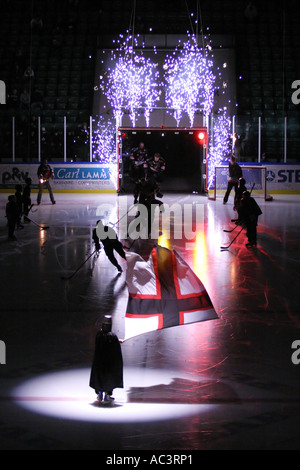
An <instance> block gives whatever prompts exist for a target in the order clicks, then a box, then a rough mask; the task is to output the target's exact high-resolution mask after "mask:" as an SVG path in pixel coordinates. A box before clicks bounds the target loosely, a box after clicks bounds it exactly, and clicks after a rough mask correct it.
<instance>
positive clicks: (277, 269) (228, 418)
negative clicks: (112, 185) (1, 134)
mask: <svg viewBox="0 0 300 470" xmlns="http://www.w3.org/2000/svg"><path fill="white" fill-rule="evenodd" d="M7 197H8V194H3V193H2V194H0V204H1V207H0V210H1V214H2V216H1V223H0V260H1V303H0V305H1V307H0V309H1V316H0V340H1V341H2V342H3V343H2V345H3V344H5V353H6V357H5V362H6V363H5V364H0V384H1V388H0V410H1V413H0V448H1V449H2V450H11V449H16V450H70V449H74V450H97V449H98V450H123V451H124V450H126V451H132V453H133V452H134V451H138V450H144V449H148V450H177V451H179V450H255V449H258V450H270V449H272V450H273V449H274V450H280V449H282V450H299V449H300V444H299V443H300V428H299V418H300V402H299V400H300V393H299V391H300V364H299V365H298V358H300V354H299V355H297V349H294V348H293V346H294V347H295V344H296V343H294V342H295V341H297V340H299V344H300V329H299V327H300V309H299V293H300V279H299V272H300V270H299V267H300V264H299V263H300V250H299V233H300V230H299V229H300V197H299V196H287V195H280V196H277V195H276V196H275V197H274V200H273V201H271V202H266V201H263V200H261V199H257V202H258V203H259V205H260V207H261V209H262V211H263V214H262V215H261V216H260V218H259V225H258V244H257V247H256V248H251V249H249V248H247V247H246V242H247V238H246V235H245V231H243V232H242V233H241V234H240V235H239V236H238V238H237V239H236V241H235V242H234V243H233V244H232V245H231V246H230V248H229V249H228V250H221V249H220V247H221V246H223V245H228V244H229V243H230V241H231V240H232V239H233V238H234V236H235V235H236V234H237V233H238V230H239V228H235V230H234V231H233V232H231V233H228V232H224V229H225V230H230V229H232V228H234V227H235V226H234V224H233V223H232V222H231V219H232V218H235V216H236V214H235V212H234V211H233V195H232V194H231V196H230V199H229V202H228V204H227V205H223V204H222V200H221V199H219V200H217V201H210V200H208V198H207V197H206V196H203V195H198V194H180V193H178V194H171V193H170V194H165V195H164V198H163V201H164V202H165V203H166V204H168V205H169V206H170V207H171V206H172V205H173V204H176V205H177V206H176V207H178V206H180V207H181V208H184V205H190V207H193V209H195V210H196V208H197V207H200V208H201V209H200V210H199V214H202V215H201V216H200V217H199V219H198V220H196V225H194V229H195V232H196V236H195V239H194V240H187V239H186V238H185V237H184V236H183V237H182V238H178V231H180V228H181V227H180V226H179V225H180V224H179V223H178V222H177V220H176V218H175V216H173V215H172V213H171V219H170V220H171V230H170V231H169V233H167V232H168V231H167V230H163V231H162V235H161V236H160V237H159V239H158V240H136V241H134V243H133V240H132V239H127V240H125V239H124V240H122V241H123V243H124V246H126V247H127V249H128V248H129V251H134V252H136V253H139V254H141V255H142V256H143V257H145V258H147V256H149V254H150V252H151V249H152V247H153V245H154V243H159V244H161V245H162V246H166V247H168V248H170V249H175V250H176V251H177V252H178V253H179V254H180V255H181V256H182V257H183V258H184V260H185V261H186V262H187V263H188V264H189V265H190V267H191V268H192V269H193V271H194V272H195V273H196V274H197V276H198V277H199V279H200V280H201V281H202V283H203V284H204V286H205V288H206V290H207V292H208V294H209V296H210V298H211V300H212V302H213V305H214V307H215V310H216V312H217V315H218V319H216V320H212V321H206V322H201V323H195V324H191V325H185V326H179V327H173V328H168V329H165V330H161V331H159V332H151V333H146V334H144V335H140V336H137V337H135V338H132V339H129V340H127V341H125V342H124V343H123V344H122V353H123V360H124V389H116V390H115V392H114V396H115V405H114V406H113V407H111V408H103V407H99V406H97V404H96V403H95V399H96V396H95V393H94V390H92V389H91V388H90V387H89V373H90V367H91V361H92V356H93V349H94V339H95V334H96V327H97V324H98V322H99V320H100V319H101V318H102V317H103V315H104V314H111V315H112V316H113V329H114V331H115V332H116V333H117V334H118V336H119V337H120V338H122V336H123V334H124V315H125V309H126V304H127V297H128V291H127V285H126V282H125V271H126V262H125V261H124V260H122V259H120V264H121V266H122V267H123V270H124V272H123V273H122V274H121V275H120V276H118V275H117V274H118V273H117V270H116V268H115V267H114V266H113V265H112V264H111V263H110V262H109V260H108V259H107V258H106V256H105V254H104V252H103V250H101V251H100V254H99V255H92V256H90V254H91V253H93V250H94V245H93V243H92V230H93V228H95V226H96V223H97V220H99V219H100V218H101V219H104V220H105V221H106V222H110V223H111V224H115V223H116V222H117V221H118V219H119V216H120V214H121V215H122V213H121V212H120V208H121V209H122V208H124V207H125V206H126V207H127V208H129V207H130V206H131V205H132V203H133V197H131V196H130V195H119V196H118V195H115V194H62V193H60V194H55V198H56V204H55V205H52V204H51V202H50V200H49V196H48V194H47V193H46V192H45V193H44V195H43V198H42V202H41V204H40V205H39V206H37V205H34V206H33V208H32V212H31V213H30V218H31V220H32V222H31V223H30V224H27V225H25V226H24V228H23V229H18V230H16V232H15V235H16V238H17V240H16V241H8V240H7V227H6V219H5V217H4V216H5V204H6V201H7ZM32 202H33V203H35V202H36V194H32ZM133 219H134V217H131V218H130V217H128V223H130V221H131V220H133ZM34 222H35V223H34ZM120 222H121V221H120ZM120 222H119V223H120ZM123 222H124V220H123ZM36 224H39V225H40V226H42V227H49V228H47V229H44V230H43V229H41V227H40V226H38V225H36ZM174 225H175V231H174V230H173V229H174V227H173V226H174ZM114 227H118V224H116V225H114ZM123 238H124V237H123ZM89 256H90V258H89V259H88V260H87V261H86V262H85V263H84V264H83V265H82V267H81V268H80V269H79V270H78V272H76V275H74V276H73V277H72V278H71V279H69V280H67V279H62V277H63V276H65V277H68V276H71V275H72V274H73V273H74V272H75V271H76V270H77V268H78V267H79V266H80V265H81V264H82V263H83V262H84V261H85V260H86V259H87V258H88V257H89ZM298 348H299V346H298ZM3 349H4V348H2V353H3ZM2 359H3V354H2ZM2 362H3V360H2Z"/></svg>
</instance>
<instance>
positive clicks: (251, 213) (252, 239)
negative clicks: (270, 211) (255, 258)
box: [240, 191, 262, 248]
mask: <svg viewBox="0 0 300 470" xmlns="http://www.w3.org/2000/svg"><path fill="white" fill-rule="evenodd" d="M261 214H262V211H261V208H260V207H259V205H258V204H257V202H256V201H255V199H254V198H253V197H251V195H250V192H249V191H244V193H243V197H242V199H241V207H240V220H241V223H242V224H244V225H245V227H246V230H247V237H248V243H247V244H246V246H247V247H249V248H251V247H253V246H256V241H257V221H258V217H259V216H260V215H261Z"/></svg>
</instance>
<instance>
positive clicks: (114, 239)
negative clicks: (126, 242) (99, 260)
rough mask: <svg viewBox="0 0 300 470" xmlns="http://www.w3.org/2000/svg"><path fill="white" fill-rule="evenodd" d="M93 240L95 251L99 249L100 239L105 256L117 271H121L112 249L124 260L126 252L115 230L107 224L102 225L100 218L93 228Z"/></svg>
mask: <svg viewBox="0 0 300 470" xmlns="http://www.w3.org/2000/svg"><path fill="white" fill-rule="evenodd" d="M93 241H94V243H95V248H96V250H97V251H99V250H100V248H101V247H100V241H101V243H102V245H103V248H104V251H105V254H106V256H107V257H108V259H109V261H110V262H111V263H112V264H113V265H114V266H115V267H116V268H117V270H118V271H119V273H122V271H123V270H122V268H121V266H120V265H119V263H118V261H117V259H116V257H115V255H114V250H115V251H116V252H117V253H118V254H119V255H120V256H121V258H123V259H124V260H126V253H125V251H124V249H123V245H122V243H121V242H120V241H119V240H118V236H117V234H116V232H115V231H114V230H113V229H112V228H111V227H108V226H107V225H103V223H102V221H101V220H98V222H97V227H96V228H95V229H94V230H93Z"/></svg>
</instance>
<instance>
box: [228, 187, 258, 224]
mask: <svg viewBox="0 0 300 470" xmlns="http://www.w3.org/2000/svg"><path fill="white" fill-rule="evenodd" d="M254 186H255V183H253V185H252V188H251V190H250V196H251V193H252V191H253V188H254ZM236 220H238V219H236ZM231 222H233V220H232V221H231ZM237 226H238V224H237V225H236V226H235V227H233V228H232V229H231V230H226V229H223V232H227V233H231V232H233V231H234V230H235V229H236V228H237Z"/></svg>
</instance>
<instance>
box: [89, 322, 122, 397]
mask: <svg viewBox="0 0 300 470" xmlns="http://www.w3.org/2000/svg"><path fill="white" fill-rule="evenodd" d="M111 328H112V320H111V316H110V315H106V316H105V317H104V320H103V322H102V327H101V329H100V330H99V331H97V334H96V339H95V351H94V357H93V362H92V368H91V374H90V387H91V388H93V389H94V390H95V392H96V394H97V397H98V401H99V403H101V404H110V403H112V402H113V400H114V398H113V397H112V396H111V395H112V394H113V390H114V389H115V388H123V357H122V350H121V345H120V343H121V342H122V341H120V340H119V339H118V337H117V335H116V334H115V333H113V332H112V331H111Z"/></svg>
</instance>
